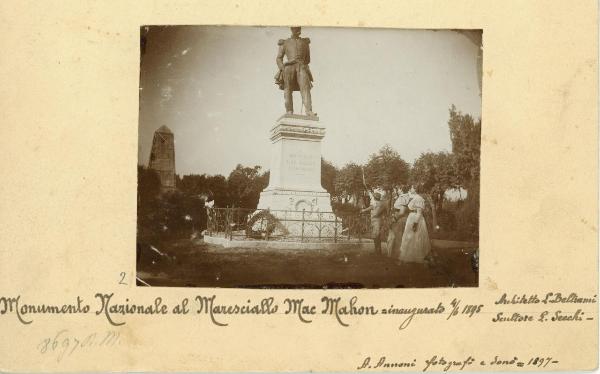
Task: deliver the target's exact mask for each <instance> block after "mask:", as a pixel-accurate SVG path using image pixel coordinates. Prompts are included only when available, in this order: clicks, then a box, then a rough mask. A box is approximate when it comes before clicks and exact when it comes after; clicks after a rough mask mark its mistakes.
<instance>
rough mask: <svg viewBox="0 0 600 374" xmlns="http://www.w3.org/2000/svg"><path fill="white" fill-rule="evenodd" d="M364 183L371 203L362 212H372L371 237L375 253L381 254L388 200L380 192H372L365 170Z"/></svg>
mask: <svg viewBox="0 0 600 374" xmlns="http://www.w3.org/2000/svg"><path fill="white" fill-rule="evenodd" d="M362 177H363V184H364V186H365V189H366V190H367V191H369V197H370V200H371V204H370V205H369V206H368V207H366V208H364V209H363V210H361V213H366V212H370V213H371V238H372V239H373V243H374V244H375V254H381V237H382V235H383V219H384V215H385V213H386V210H387V209H386V207H387V204H386V201H384V200H383V199H382V196H381V194H380V193H379V192H372V191H371V190H370V189H369V188H368V187H367V182H366V180H365V173H364V170H363V175H362Z"/></svg>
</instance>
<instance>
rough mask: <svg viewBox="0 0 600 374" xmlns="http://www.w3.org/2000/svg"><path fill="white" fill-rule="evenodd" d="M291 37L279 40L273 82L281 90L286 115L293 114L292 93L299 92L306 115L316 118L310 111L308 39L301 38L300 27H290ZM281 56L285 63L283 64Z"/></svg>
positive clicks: (310, 83)
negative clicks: (276, 68)
mask: <svg viewBox="0 0 600 374" xmlns="http://www.w3.org/2000/svg"><path fill="white" fill-rule="evenodd" d="M291 30H292V37H291V38H288V39H286V40H283V39H280V40H279V43H278V44H279V52H278V53H277V59H276V61H277V66H278V67H279V71H278V72H277V74H276V75H275V82H276V84H277V85H279V88H280V89H282V90H283V97H284V100H285V110H286V112H287V113H288V114H292V113H294V102H293V100H292V92H293V91H300V94H301V95H302V103H303V104H304V108H305V109H306V114H307V115H309V116H316V113H313V111H312V101H311V98H310V89H311V88H312V80H313V78H312V74H311V72H310V68H309V67H308V64H309V63H310V47H309V43H310V39H309V38H301V37H300V32H301V29H300V27H292V28H291ZM283 56H286V58H287V59H286V61H285V62H283Z"/></svg>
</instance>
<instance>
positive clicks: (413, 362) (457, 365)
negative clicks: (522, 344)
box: [356, 355, 558, 372]
mask: <svg viewBox="0 0 600 374" xmlns="http://www.w3.org/2000/svg"><path fill="white" fill-rule="evenodd" d="M555 364H558V360H555V359H553V358H552V357H541V356H539V357H538V356H536V357H528V358H526V359H525V360H521V359H519V358H518V357H509V358H503V357H500V356H494V357H493V358H492V359H476V358H475V357H473V356H468V357H466V358H460V359H449V358H447V357H445V356H443V355H442V356H438V355H434V356H432V357H431V358H428V359H425V360H417V359H416V358H413V359H408V360H406V359H389V358H388V357H386V356H380V357H379V358H377V359H375V360H374V359H372V358H371V357H370V356H368V357H365V359H364V360H363V361H362V363H361V364H360V365H359V366H357V367H356V370H377V371H381V370H385V369H399V368H408V369H412V370H411V371H416V370H417V369H418V368H420V369H421V371H423V372H425V371H428V370H431V371H449V370H452V371H462V370H465V369H469V370H477V369H478V368H483V367H491V368H493V370H510V369H519V368H523V369H524V370H531V369H533V368H534V367H537V368H547V369H551V367H552V365H555Z"/></svg>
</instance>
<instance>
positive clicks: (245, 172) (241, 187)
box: [227, 164, 269, 209]
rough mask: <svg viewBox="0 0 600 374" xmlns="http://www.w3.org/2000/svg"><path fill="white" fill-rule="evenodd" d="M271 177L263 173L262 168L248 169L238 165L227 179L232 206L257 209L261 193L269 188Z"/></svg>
mask: <svg viewBox="0 0 600 374" xmlns="http://www.w3.org/2000/svg"><path fill="white" fill-rule="evenodd" d="M268 183H269V175H268V174H267V173H261V167H260V166H258V165H257V166H254V167H247V166H242V165H240V164H238V165H237V166H236V168H235V169H234V170H233V171H232V172H231V173H230V174H229V177H228V178H227V187H228V190H229V197H230V199H231V203H232V206H234V207H238V208H250V209H255V208H256V206H257V205H258V200H259V197H260V192H261V191H262V190H263V189H265V188H266V187H267V185H268Z"/></svg>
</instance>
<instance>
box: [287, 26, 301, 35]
mask: <svg viewBox="0 0 600 374" xmlns="http://www.w3.org/2000/svg"><path fill="white" fill-rule="evenodd" d="M290 29H291V30H292V36H295V37H298V36H300V33H301V32H302V28H301V27H300V26H294V27H290Z"/></svg>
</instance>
